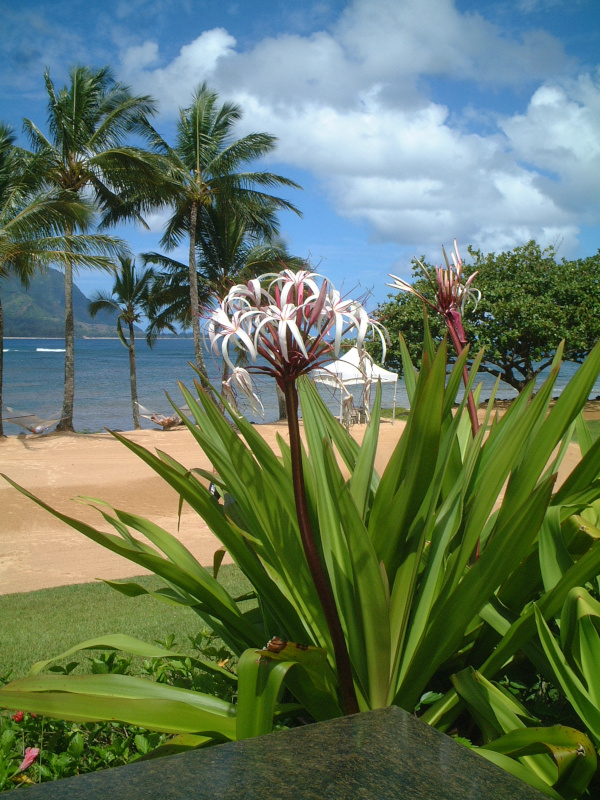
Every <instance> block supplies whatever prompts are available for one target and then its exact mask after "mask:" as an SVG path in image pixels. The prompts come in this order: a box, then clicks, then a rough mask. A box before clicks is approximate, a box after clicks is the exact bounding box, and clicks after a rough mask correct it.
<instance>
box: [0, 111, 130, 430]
mask: <svg viewBox="0 0 600 800" xmlns="http://www.w3.org/2000/svg"><path fill="white" fill-rule="evenodd" d="M44 166H45V164H44V157H43V155H42V154H38V155H32V154H31V153H28V152H27V151H24V150H22V149H21V148H18V147H16V146H15V136H14V133H13V131H12V129H11V128H10V127H8V126H7V125H4V124H2V123H0V278H6V277H9V276H11V275H12V276H15V277H16V278H17V279H18V280H20V281H21V282H22V283H23V285H25V286H27V285H28V284H29V281H30V280H31V278H32V277H33V275H34V274H35V272H36V271H37V270H39V269H43V268H44V267H46V266H48V265H50V264H53V263H54V264H57V265H61V266H65V265H66V264H69V265H71V264H74V265H81V266H86V267H96V268H101V269H107V268H109V266H110V264H111V257H112V256H114V255H115V254H116V253H118V252H119V251H120V250H121V249H122V243H121V242H120V241H119V240H116V239H114V238H113V237H110V236H103V235H99V234H95V235H83V234H80V235H75V236H66V235H62V232H63V231H64V229H65V228H68V229H70V230H73V229H74V228H76V227H79V228H85V227H86V226H87V225H88V224H89V222H90V219H91V218H92V216H93V208H92V207H91V205H90V204H89V202H87V201H82V200H79V199H78V198H77V195H76V194H75V193H73V192H61V193H60V194H59V195H57V194H56V192H52V191H47V190H46V191H44V190H43V188H42V185H41V178H42V176H43V173H44ZM3 337H4V325H3V316H2V305H1V302H0V403H1V401H2V371H3V361H2V350H3V348H2V340H3ZM2 435H3V429H2V421H1V420H0V436H2Z"/></svg>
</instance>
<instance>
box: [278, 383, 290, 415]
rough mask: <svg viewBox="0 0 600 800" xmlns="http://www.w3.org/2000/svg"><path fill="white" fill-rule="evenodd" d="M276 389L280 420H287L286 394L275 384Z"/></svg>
mask: <svg viewBox="0 0 600 800" xmlns="http://www.w3.org/2000/svg"><path fill="white" fill-rule="evenodd" d="M275 389H276V390H277V405H278V406H279V419H280V420H283V419H287V418H288V415H287V405H286V403H285V394H284V393H283V392H282V391H281V389H280V388H279V384H278V383H276V384H275Z"/></svg>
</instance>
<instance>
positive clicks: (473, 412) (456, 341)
mask: <svg viewBox="0 0 600 800" xmlns="http://www.w3.org/2000/svg"><path fill="white" fill-rule="evenodd" d="M446 324H447V326H448V330H449V331H450V337H451V339H452V343H453V345H454V349H455V350H456V354H457V355H458V356H460V354H461V353H462V351H463V345H462V342H461V341H460V338H459V336H458V334H457V333H456V331H455V329H454V325H453V324H452V321H451V320H449V319H447V320H446ZM463 381H464V384H465V387H466V386H467V384H468V382H469V372H468V370H467V368H466V367H463ZM467 406H468V408H469V417H470V418H471V430H472V431H473V436H477V431H478V430H479V420H478V419H477V409H476V408H475V400H474V398H473V392H471V391H470V392H469V395H468V397H467Z"/></svg>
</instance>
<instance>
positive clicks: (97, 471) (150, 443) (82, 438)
mask: <svg viewBox="0 0 600 800" xmlns="http://www.w3.org/2000/svg"><path fill="white" fill-rule="evenodd" d="M403 427H404V424H403V423H402V422H398V421H397V422H396V424H395V425H392V424H391V423H390V422H389V421H383V422H382V424H381V427H380V436H379V448H378V455H377V462H376V468H377V469H378V470H379V471H381V470H382V469H383V467H384V466H385V464H386V463H387V461H388V459H389V457H390V455H391V453H392V451H393V449H394V447H395V445H396V444H397V442H398V439H399V437H400V435H401V433H402V430H403ZM258 430H260V432H261V434H262V436H263V437H264V438H265V441H267V442H268V444H269V445H271V446H272V447H274V448H276V434H277V433H280V434H281V435H282V436H284V437H285V436H286V435H287V426H286V425H285V423H279V424H273V425H260V426H258ZM365 430H366V426H364V425H355V426H353V427H352V428H351V432H352V435H353V436H354V437H355V438H356V439H357V441H359V442H360V441H362V437H363V436H364V432H365ZM127 436H128V437H129V438H131V439H132V440H133V441H135V442H138V443H140V444H142V445H143V446H144V447H146V448H148V449H149V450H155V449H157V448H159V449H161V450H164V451H165V452H166V453H168V454H169V455H170V456H172V457H173V458H175V459H177V461H179V462H180V463H181V464H183V465H184V466H185V467H186V468H192V467H201V468H204V469H210V464H209V461H208V459H207V458H206V456H205V455H204V453H203V452H202V451H201V450H200V449H199V447H198V445H197V444H196V442H195V440H194V439H193V437H192V435H191V434H190V432H189V431H188V430H187V429H186V428H179V429H176V430H172V431H162V430H156V431H154V430H142V431H136V432H132V433H128V434H127ZM578 457H579V448H578V447H577V446H576V445H570V448H569V452H568V454H567V456H566V458H565V461H564V462H563V465H562V467H561V474H562V475H563V476H566V475H567V474H568V473H569V472H570V471H571V470H572V469H573V466H574V465H575V464H576V463H577V460H578ZM0 472H2V473H5V474H6V475H8V476H9V477H10V478H11V479H12V480H14V481H15V482H16V483H18V484H20V485H21V486H23V487H25V488H26V489H28V490H29V491H31V492H32V493H33V494H35V495H37V496H38V497H40V498H41V499H42V500H44V501H45V502H47V503H48V504H49V505H51V506H52V507H54V508H56V509H58V510H60V511H61V512H63V513H65V514H68V515H70V516H73V517H76V518H78V519H81V520H84V521H86V522H89V523H90V524H92V525H94V526H95V527H98V528H100V529H101V530H106V531H109V530H111V528H110V527H109V526H108V525H107V524H106V523H105V522H104V520H103V519H102V518H101V516H100V515H99V513H98V512H97V511H96V510H94V509H91V508H89V507H87V506H85V505H82V504H81V503H79V502H77V501H74V498H76V497H78V496H84V497H94V498H98V499H100V500H103V501H105V502H106V503H108V504H109V505H111V506H113V507H115V508H119V509H122V510H126V511H130V512H134V513H136V514H139V515H140V516H143V517H146V518H148V519H150V520H152V521H153V522H155V523H156V524H158V525H160V526H162V527H163V528H165V529H166V530H168V531H169V532H171V533H174V534H175V533H177V509H178V495H177V494H176V493H175V492H174V491H173V490H172V489H171V488H170V487H168V486H167V485H166V484H165V483H164V481H162V480H161V479H160V478H159V477H158V476H157V475H155V473H154V472H153V471H152V469H151V468H150V467H148V466H147V465H146V464H144V463H143V462H142V461H141V460H140V459H139V458H137V457H136V456H135V455H133V453H131V452H130V451H129V450H128V449H127V448H126V447H124V446H123V445H122V444H121V443H120V442H118V441H117V440H116V439H114V438H113V437H112V436H111V435H110V434H108V433H102V434H91V435H86V434H51V435H47V436H38V437H36V436H17V437H9V438H6V439H4V440H0ZM559 480H560V476H559ZM178 535H179V537H180V538H181V540H182V541H183V543H184V544H185V545H186V547H187V548H188V549H189V550H190V551H191V552H192V553H193V554H194V555H195V556H196V558H197V559H198V560H199V561H200V562H201V563H202V564H204V565H210V564H212V561H213V554H214V552H215V550H216V549H217V548H218V547H219V542H218V540H217V539H216V538H215V537H214V536H213V535H212V534H211V533H210V531H209V530H208V528H207V526H206V525H205V524H204V523H203V522H202V520H201V519H200V518H199V517H198V516H197V515H196V514H195V513H194V512H192V511H191V509H189V507H187V506H185V505H184V507H183V511H182V516H181V524H180V528H179V533H178ZM140 573H141V570H140V568H139V567H138V566H136V565H135V564H132V563H130V562H129V561H127V560H125V559H123V558H120V557H119V556H117V555H114V554H113V553H110V552H108V551H107V550H105V549H104V548H103V547H101V546H100V545H97V544H95V543H94V542H92V541H90V540H88V539H87V538H86V537H85V536H83V535H82V534H80V533H77V532H76V531H74V530H73V529H71V528H70V527H69V526H68V525H66V524H64V523H63V522H61V521H60V520H57V519H56V518H55V517H53V516H52V515H50V514H49V513H48V512H46V511H44V510H43V509H41V508H40V507H39V506H37V505H36V504H35V503H33V502H32V501H31V500H29V499H28V498H26V497H24V496H23V495H21V494H20V493H19V492H18V491H16V490H15V489H14V488H13V487H12V486H10V485H9V484H8V483H6V482H5V481H4V480H3V479H0V594H9V593H13V592H27V591H31V590H35V589H43V588H47V587H51V586H61V585H65V584H71V583H87V582H89V581H93V580H96V579H99V578H126V577H132V576H134V575H139V574H140Z"/></svg>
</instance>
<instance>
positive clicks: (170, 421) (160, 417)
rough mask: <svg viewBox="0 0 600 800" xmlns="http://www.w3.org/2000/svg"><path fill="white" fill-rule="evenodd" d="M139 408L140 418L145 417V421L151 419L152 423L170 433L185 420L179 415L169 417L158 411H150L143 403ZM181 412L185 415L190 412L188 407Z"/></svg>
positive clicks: (183, 407) (182, 408) (184, 407)
mask: <svg viewBox="0 0 600 800" xmlns="http://www.w3.org/2000/svg"><path fill="white" fill-rule="evenodd" d="M137 407H138V409H139V412H140V417H144V419H149V420H150V421H151V422H154V423H155V424H156V425H160V427H161V428H162V429H163V430H165V431H168V430H169V429H170V428H176V427H177V426H178V425H181V424H182V422H183V420H182V419H181V417H180V416H178V415H177V414H171V415H170V416H167V415H165V414H161V413H160V412H158V411H150V410H149V409H148V408H145V406H143V405H142V404H141V403H138V404H137ZM181 411H183V413H184V414H189V412H190V410H189V408H188V407H187V406H182V407H181Z"/></svg>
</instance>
